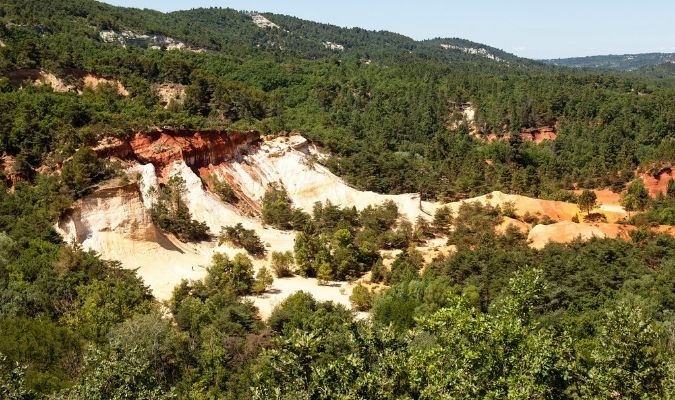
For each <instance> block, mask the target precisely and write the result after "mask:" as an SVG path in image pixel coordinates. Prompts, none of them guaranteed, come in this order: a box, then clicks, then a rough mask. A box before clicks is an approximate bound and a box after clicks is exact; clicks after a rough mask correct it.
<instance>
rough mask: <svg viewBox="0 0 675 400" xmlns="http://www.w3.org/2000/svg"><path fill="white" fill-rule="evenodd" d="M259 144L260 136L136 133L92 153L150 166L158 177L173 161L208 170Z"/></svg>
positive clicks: (160, 132)
mask: <svg viewBox="0 0 675 400" xmlns="http://www.w3.org/2000/svg"><path fill="white" fill-rule="evenodd" d="M259 140H260V133H258V132H256V131H247V132H222V131H191V130H166V129H164V130H158V131H152V132H138V133H136V134H135V135H133V137H131V138H130V139H128V140H122V139H116V138H115V139H105V140H104V141H102V142H101V143H100V144H99V145H98V146H97V147H95V148H94V151H96V153H97V154H98V156H99V157H104V158H111V157H114V158H119V159H122V160H133V161H138V162H140V163H142V164H152V165H154V166H155V168H156V169H157V171H159V172H160V173H162V172H164V170H165V168H166V167H168V166H170V164H171V163H173V162H174V161H177V160H182V161H185V163H186V164H187V165H188V166H189V167H190V168H192V169H195V170H197V169H199V168H204V167H208V166H209V165H216V164H220V163H222V162H224V161H228V160H231V159H233V158H234V157H235V156H236V155H237V154H239V153H240V152H241V151H242V150H245V149H246V148H248V146H250V145H252V144H254V143H256V142H258V141H259Z"/></svg>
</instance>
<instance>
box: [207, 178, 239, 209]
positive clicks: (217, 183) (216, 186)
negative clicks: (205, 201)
mask: <svg viewBox="0 0 675 400" xmlns="http://www.w3.org/2000/svg"><path fill="white" fill-rule="evenodd" d="M210 181H211V187H212V188H213V192H214V193H215V194H217V195H218V197H220V198H221V200H223V201H224V202H227V203H232V204H234V203H237V202H238V201H239V198H238V197H237V194H236V193H235V192H234V189H232V186H230V184H229V183H227V182H225V181H221V180H220V179H218V177H217V176H215V175H211V177H210Z"/></svg>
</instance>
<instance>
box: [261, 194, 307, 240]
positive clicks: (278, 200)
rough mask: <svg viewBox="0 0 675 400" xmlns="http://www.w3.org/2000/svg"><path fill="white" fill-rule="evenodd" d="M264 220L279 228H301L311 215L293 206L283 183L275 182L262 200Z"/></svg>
mask: <svg viewBox="0 0 675 400" xmlns="http://www.w3.org/2000/svg"><path fill="white" fill-rule="evenodd" d="M262 218H263V222H264V223H266V224H269V225H272V226H273V227H275V228H277V229H283V230H292V229H293V230H299V229H301V228H302V227H304V226H305V224H307V222H308V221H309V215H307V214H306V213H304V212H303V211H302V210H299V209H296V208H293V203H292V202H291V199H290V197H288V193H287V192H286V189H284V187H283V186H282V185H279V184H276V183H273V184H270V186H269V188H268V189H267V191H266V192H265V196H264V197H263V201H262Z"/></svg>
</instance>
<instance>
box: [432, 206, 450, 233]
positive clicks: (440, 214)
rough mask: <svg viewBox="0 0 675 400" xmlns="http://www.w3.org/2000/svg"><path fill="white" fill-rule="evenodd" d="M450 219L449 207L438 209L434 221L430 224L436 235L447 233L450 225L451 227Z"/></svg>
mask: <svg viewBox="0 0 675 400" xmlns="http://www.w3.org/2000/svg"><path fill="white" fill-rule="evenodd" d="M452 219H453V218H452V210H450V207H448V206H443V207H440V208H438V209H437V210H436V212H435V213H434V221H433V223H432V226H433V228H434V231H435V232H436V233H438V234H444V233H447V232H448V230H449V229H450V225H452Z"/></svg>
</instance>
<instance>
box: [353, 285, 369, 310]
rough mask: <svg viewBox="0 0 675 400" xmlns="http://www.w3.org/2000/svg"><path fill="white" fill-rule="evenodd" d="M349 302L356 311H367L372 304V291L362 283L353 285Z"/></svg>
mask: <svg viewBox="0 0 675 400" xmlns="http://www.w3.org/2000/svg"><path fill="white" fill-rule="evenodd" d="M349 302H350V303H352V307H353V308H354V309H355V310H356V311H369V310H370V308H371V307H372V306H373V293H372V292H371V291H370V290H368V288H367V287H365V286H363V285H362V284H358V285H356V286H354V288H353V289H352V294H351V295H350V296H349Z"/></svg>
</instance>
